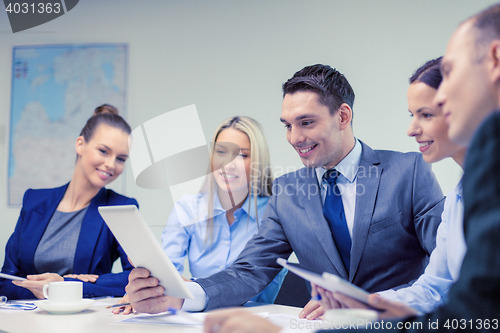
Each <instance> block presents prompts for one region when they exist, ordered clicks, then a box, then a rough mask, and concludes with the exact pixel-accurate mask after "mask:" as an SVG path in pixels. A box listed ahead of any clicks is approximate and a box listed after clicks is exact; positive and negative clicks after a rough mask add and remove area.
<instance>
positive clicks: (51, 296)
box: [43, 281, 83, 305]
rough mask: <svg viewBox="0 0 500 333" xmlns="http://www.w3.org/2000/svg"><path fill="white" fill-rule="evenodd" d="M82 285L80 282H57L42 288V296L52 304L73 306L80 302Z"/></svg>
mask: <svg viewBox="0 0 500 333" xmlns="http://www.w3.org/2000/svg"><path fill="white" fill-rule="evenodd" d="M82 295H83V283H82V282H80V281H57V282H50V283H49V284H46V285H44V286H43V296H44V297H45V298H46V299H48V300H49V302H50V303H54V304H60V305H63V304H75V303H79V302H81V301H82Z"/></svg>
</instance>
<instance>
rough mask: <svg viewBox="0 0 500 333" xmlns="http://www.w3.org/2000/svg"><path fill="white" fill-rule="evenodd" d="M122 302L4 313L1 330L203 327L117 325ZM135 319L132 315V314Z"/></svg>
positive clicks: (92, 332)
mask: <svg viewBox="0 0 500 333" xmlns="http://www.w3.org/2000/svg"><path fill="white" fill-rule="evenodd" d="M118 300H119V299H117V298H114V299H113V298H108V299H101V300H98V301H97V302H96V303H95V305H94V306H92V307H91V308H89V309H87V310H85V311H83V312H80V313H76V314H65V315H60V314H50V313H48V312H46V311H43V310H41V309H36V310H32V311H27V310H11V311H8V310H1V309H0V331H6V332H9V333H24V332H26V333H28V332H30V333H32V332H40V333H45V332H47V333H49V332H50V333H59V332H61V333H79V332H81V333H98V332H106V333H108V332H109V333H113V332H120V333H128V332H134V333H136V332H138V331H140V332H141V333H142V332H165V331H168V332H186V333H189V332H200V331H201V329H200V327H195V326H176V325H168V326H166V325H143V324H132V323H118V322H119V321H120V320H122V319H125V318H127V317H128V316H124V315H121V314H119V315H114V314H112V313H111V310H110V309H106V306H107V305H109V304H115V303H116V302H117V301H118ZM243 308H244V309H246V310H247V311H251V312H268V313H270V314H275V313H283V314H289V315H297V314H298V313H299V312H300V310H301V308H296V307H290V306H283V305H275V304H266V305H259V306H253V307H247V306H245V307H243ZM129 316H133V315H129Z"/></svg>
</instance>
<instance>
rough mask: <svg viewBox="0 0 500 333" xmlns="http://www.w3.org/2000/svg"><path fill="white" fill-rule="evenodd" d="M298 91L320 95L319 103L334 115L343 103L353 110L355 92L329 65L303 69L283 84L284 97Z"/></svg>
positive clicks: (341, 75) (343, 77)
mask: <svg viewBox="0 0 500 333" xmlns="http://www.w3.org/2000/svg"><path fill="white" fill-rule="evenodd" d="M298 91H312V92H315V93H317V94H318V97H319V102H320V103H321V104H323V105H325V106H327V107H328V108H329V110H330V114H334V113H335V112H337V110H338V109H339V108H340V105H342V103H346V104H347V105H349V106H350V107H351V109H352V106H353V104H354V90H352V87H351V85H350V84H349V81H347V79H346V78H345V76H344V75H343V74H342V73H340V72H339V71H337V70H336V69H334V68H331V67H330V66H328V65H320V64H317V65H312V66H307V67H304V68H302V69H301V70H300V71H298V72H296V73H295V74H294V75H293V76H292V77H291V78H290V79H289V80H288V81H286V82H285V83H284V84H283V97H285V95H286V94H293V93H296V92H298Z"/></svg>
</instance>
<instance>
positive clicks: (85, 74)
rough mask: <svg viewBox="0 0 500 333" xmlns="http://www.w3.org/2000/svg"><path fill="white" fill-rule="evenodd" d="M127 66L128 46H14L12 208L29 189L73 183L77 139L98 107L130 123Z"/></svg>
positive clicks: (9, 195)
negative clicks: (111, 107)
mask: <svg viewBox="0 0 500 333" xmlns="http://www.w3.org/2000/svg"><path fill="white" fill-rule="evenodd" d="M126 62H127V46H126V45H124V44H88V45H49V46H17V47H14V49H13V62H12V63H13V68H12V104H11V121H10V147H9V148H10V149H9V169H8V186H9V189H8V190H9V193H8V201H9V205H21V203H22V196H23V193H24V191H26V189H28V188H44V187H45V188H46V187H56V186H60V185H63V184H65V183H67V182H68V181H69V180H70V179H71V176H72V174H73V169H74V166H75V159H76V152H75V141H76V138H77V137H78V135H79V133H80V131H81V129H82V128H83V126H84V125H85V123H86V121H87V119H88V118H89V117H90V116H92V114H93V112H94V109H95V108H96V107H97V106H99V105H102V104H105V103H107V104H111V105H114V106H115V107H117V108H118V110H120V115H121V116H123V117H124V118H126V114H125V111H126V110H125V93H126V91H125V89H126ZM122 177H123V176H122Z"/></svg>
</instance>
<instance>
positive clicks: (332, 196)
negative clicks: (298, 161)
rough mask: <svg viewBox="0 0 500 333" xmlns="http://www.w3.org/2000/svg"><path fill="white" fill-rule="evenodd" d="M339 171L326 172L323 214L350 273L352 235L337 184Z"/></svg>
mask: <svg viewBox="0 0 500 333" xmlns="http://www.w3.org/2000/svg"><path fill="white" fill-rule="evenodd" d="M338 176H339V172H338V171H337V170H335V169H331V170H328V171H327V172H325V175H324V178H325V180H326V181H327V182H328V187H327V189H326V197H325V202H324V204H323V215H324V216H325V218H326V220H327V221H328V223H329V224H330V229H331V231H332V235H333V240H334V241H335V244H336V245H337V250H338V251H339V254H340V257H341V258H342V262H343V263H344V266H345V268H346V270H347V273H348V274H349V265H350V260H351V236H350V235H349V229H348V228H347V222H346V219H345V213H344V204H343V203H342V197H341V196H340V190H339V188H338V186H337V178H338Z"/></svg>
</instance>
